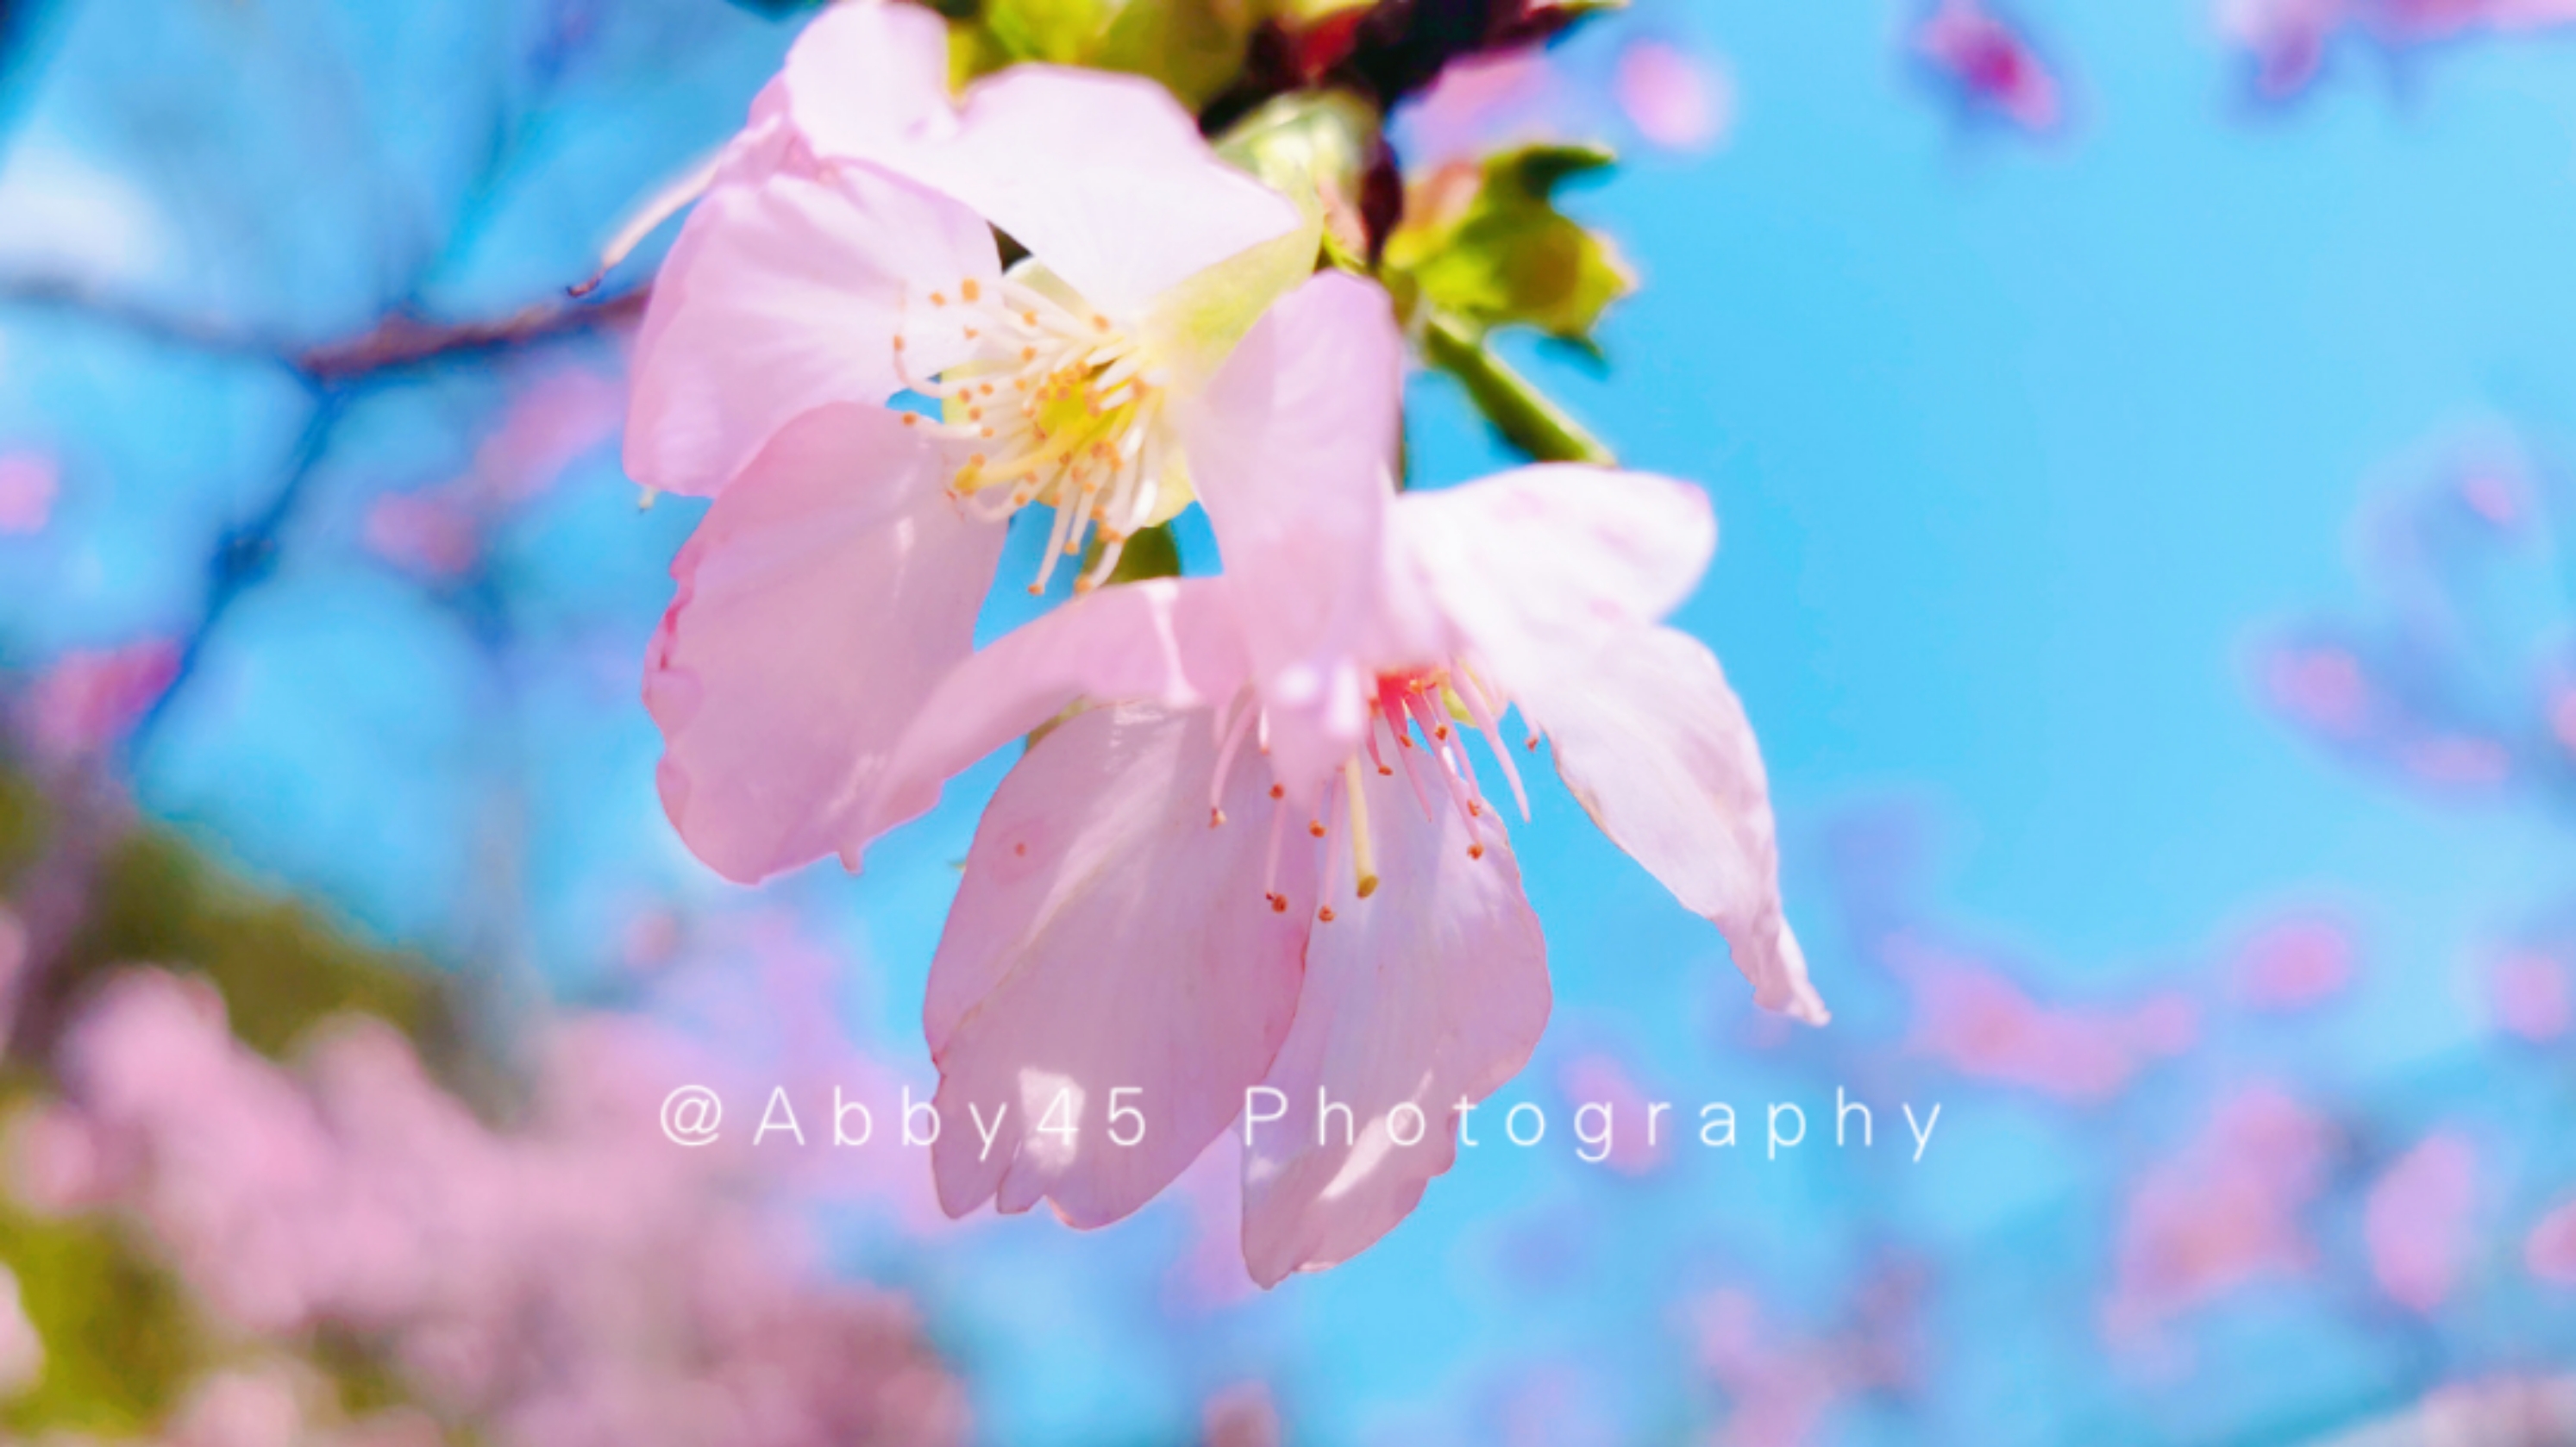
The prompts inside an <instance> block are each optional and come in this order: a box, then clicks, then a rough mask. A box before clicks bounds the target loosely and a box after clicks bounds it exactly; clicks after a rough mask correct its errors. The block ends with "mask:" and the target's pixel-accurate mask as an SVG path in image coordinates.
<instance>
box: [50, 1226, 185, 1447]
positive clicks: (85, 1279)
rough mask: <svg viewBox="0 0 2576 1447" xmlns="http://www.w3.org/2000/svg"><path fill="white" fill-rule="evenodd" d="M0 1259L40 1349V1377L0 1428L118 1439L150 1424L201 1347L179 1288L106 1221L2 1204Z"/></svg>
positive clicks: (157, 1419)
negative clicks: (14, 1280) (48, 1216)
mask: <svg viewBox="0 0 2576 1447" xmlns="http://www.w3.org/2000/svg"><path fill="white" fill-rule="evenodd" d="M0 1261H5V1262H7V1263H8V1266H9V1269H10V1270H11V1271H13V1272H15V1273H16V1274H17V1277H18V1292H19V1300H20V1304H21V1307H22V1309H23V1310H24V1311H25V1312H26V1315H27V1320H28V1322H29V1323H30V1324H32V1325H33V1326H34V1327H35V1329H36V1334H37V1336H38V1337H39V1338H40V1339H41V1340H42V1341H43V1342H44V1347H45V1363H44V1372H43V1375H41V1376H40V1377H38V1378H37V1380H36V1383H35V1385H34V1386H33V1387H32V1388H30V1389H29V1390H28V1391H27V1392H26V1393H25V1394H24V1395H22V1396H20V1397H18V1398H17V1399H16V1400H14V1401H12V1402H10V1403H9V1404H8V1405H7V1406H6V1408H0V1426H5V1427H6V1428H7V1429H8V1430H9V1431H10V1432H11V1433H12V1434H20V1433H34V1432H38V1431H58V1432H89V1433H104V1434H113V1435H119V1436H127V1435H133V1434H137V1433H141V1432H146V1431H149V1430H150V1429H151V1428H153V1427H154V1426H156V1425H157V1424H158V1423H159V1422H160V1420H161V1418H162V1416H163V1415H164V1414H165V1413H167V1412H168V1411H169V1409H170V1408H171V1406H172V1405H174V1401H175V1399H176V1397H177V1395H178V1392H179V1389H180V1387H181V1386H182V1385H183V1384H184V1383H185V1382H186V1380H187V1379H188V1377H189V1376H190V1375H191V1374H192V1371H191V1369H192V1368H193V1367H194V1366H195V1365H196V1364H198V1363H199V1362H200V1361H202V1360H203V1358H204V1357H205V1355H206V1351H207V1346H208V1338H207V1334H206V1332H205V1331H204V1330H203V1328H202V1326H201V1325H200V1323H199V1321H198V1318H197V1316H196V1314H195V1312H194V1311H193V1309H192V1308H191V1307H190V1305H189V1303H188V1302H187V1301H186V1300H185V1298H184V1297H183V1296H182V1295H181V1293H180V1289H179V1287H178V1285H177V1284H176V1283H175V1282H173V1281H172V1280H171V1279H170V1277H169V1276H168V1275H167V1274H165V1273H164V1272H162V1271H161V1270H160V1269H159V1268H157V1267H155V1266H153V1265H151V1264H150V1263H149V1262H147V1261H146V1260H145V1259H144V1258H143V1257H142V1256H141V1255H140V1254H139V1253H138V1252H136V1251H135V1250H134V1249H133V1245H132V1243H131V1242H129V1241H127V1240H126V1239H125V1238H124V1234H123V1233H122V1231H120V1230H119V1229H118V1228H117V1227H115V1226H114V1225H112V1224H110V1223H107V1222H104V1221H98V1220H89V1219H73V1220H62V1221H52V1220H44V1219H40V1218H37V1217H34V1216H30V1215H28V1214H26V1213H25V1212H22V1211H20V1210H18V1209H16V1208H15V1207H14V1206H10V1205H6V1204H0Z"/></svg>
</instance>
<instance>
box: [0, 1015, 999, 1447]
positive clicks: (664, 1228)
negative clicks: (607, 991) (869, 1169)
mask: <svg viewBox="0 0 2576 1447" xmlns="http://www.w3.org/2000/svg"><path fill="white" fill-rule="evenodd" d="M536 1052H537V1054H538V1057H539V1059H538V1061H537V1064H536V1075H535V1085H534V1089H533V1092H532V1095H531V1097H530V1098H529V1100H528V1101H527V1103H526V1106H525V1108H524V1111H523V1112H522V1113H521V1118H519V1119H518V1120H517V1121H516V1122H515V1123H514V1124H513V1126H512V1127H511V1128H509V1129H506V1130H496V1129H494V1128H493V1127H491V1126H489V1125H487V1124H485V1123H484V1122H483V1121H482V1120H481V1119H480V1118H478V1117H477V1115H476V1114H475V1113H474V1112H473V1111H472V1110H470V1109H468V1108H467V1106H466V1105H465V1104H464V1103H463V1102H462V1101H460V1100H459V1099H458V1098H457V1097H456V1096H455V1095H453V1094H451V1093H449V1092H448V1091H447V1090H445V1089H443V1088H442V1087H441V1086H440V1085H438V1084H437V1083H436V1082H435V1081H434V1080H433V1079H432V1078H431V1077H430V1075H429V1074H428V1073H427V1072H426V1071H425V1070H424V1068H423V1065H422V1063H421V1061H420V1059H419V1058H418V1057H417V1056H416V1055H415V1054H414V1053H413V1051H412V1049H411V1047H410V1046H409V1044H408V1043H407V1042H406V1041H405V1040H404V1039H403V1038H402V1037H400V1036H399V1035H397V1034H396V1033H394V1032H393V1031H392V1030H390V1029H389V1028H386V1027H385V1026H383V1025H381V1024H378V1023H375V1022H372V1021H366V1020H358V1019H352V1020H350V1021H348V1022H346V1023H344V1024H341V1025H339V1026H336V1027H333V1028H329V1029H327V1030H326V1031H325V1032H323V1033H322V1034H321V1035H320V1036H319V1037H318V1038H317V1039H315V1040H314V1041H313V1042H312V1043H311V1045H310V1048H309V1049H308V1051H307V1052H306V1053H305V1055H304V1057H303V1058H302V1060H301V1062H300V1064H299V1065H298V1066H296V1067H295V1068H293V1069H288V1068H284V1067H281V1066H279V1065H276V1064H273V1063H271V1062H270V1061H268V1060H265V1059H263V1058H261V1057H260V1056H258V1055H255V1054H253V1053H252V1052H251V1051H249V1050H248V1049H247V1048H245V1047H244V1046H242V1045H241V1044H240V1043H239V1042H238V1041H236V1040H235V1039H234V1038H233V1037H232V1035H231V1034H230V1032H229V1031H228V1029H227V1028H226V1025H225V1020H224V1013H223V1009H222V1005H221V1003H220V1001H219V1000H218V999H217V998H216V997H215V996H214V994H213V992H212V991H211V990H209V989H206V988H204V987H202V986H200V985H197V984H193V983H191V982H189V981H187V980H184V979H181V978H179V977H175V976H172V975H168V974H164V973H161V972H158V971H136V972H131V973H128V974H125V975H123V976H121V977H119V978H118V979H116V980H115V981H114V982H113V983H112V984H111V985H110V986H109V987H108V988H107V989H106V990H105V991H104V993H103V994H102V995H101V997H100V998H99V999H98V1000H97V1001H96V1002H95V1003H94V1004H93V1005H91V1006H90V1007H89V1008H88V1009H87V1010H86V1012H85V1013H84V1014H83V1016H82V1017H81V1018H80V1019H79V1020H78V1021H77V1022H76V1023H75V1024H74V1026H73V1027H72V1029H71V1030H70V1032H69V1033H68V1035H67V1036H66V1037H65V1039H64V1040H63V1042H62V1045H61V1051H60V1056H59V1065H60V1072H61V1078H62V1082H63V1085H62V1088H63V1098H62V1099H61V1100H60V1101H59V1102H57V1103H53V1104H50V1105H47V1106H44V1107H41V1108H40V1109H39V1110H38V1112H37V1113H36V1114H34V1115H33V1116H32V1117H30V1118H27V1119H25V1120H23V1121H22V1122H21V1123H20V1126H19V1128H18V1130H17V1132H16V1136H15V1141H14V1146H15V1161H14V1167H15V1172H14V1174H15V1185H16V1189H17V1191H18V1193H19V1195H20V1196H21V1197H22V1199H23V1200H24V1201H25V1202H26V1203H28V1204H29V1205H31V1206H33V1207H35V1208H37V1209H40V1210H43V1211H47V1212H54V1213H69V1212H108V1213H112V1214H113V1215H114V1216H116V1217H117V1218H119V1219H121V1220H122V1221H124V1222H125V1223H126V1224H127V1225H129V1226H130V1227H131V1228H133V1229H135V1230H137V1231H139V1232H140V1233H142V1236H143V1238H144V1239H147V1240H149V1241H150V1242H151V1243H152V1244H153V1248H154V1250H155V1251H156V1252H157V1253H158V1254H159V1255H161V1256H162V1257H164V1258H165V1259H166V1261H167V1263H168V1265H169V1266H170V1268H171V1269H172V1270H173V1271H174V1272H175V1273H176V1274H177V1276H178V1277H179V1279H180V1280H182V1281H183V1282H184V1283H185V1284H186V1285H187V1287H188V1288H189V1289H190V1292H191V1294H192V1295H193V1297H194V1298H195V1299H196V1300H197V1301H198V1302H199V1303H201V1305H202V1307H203V1309H204V1310H205V1312H206V1313H207V1315H208V1317H209V1318H210V1320H212V1321H213V1322H215V1323H216V1324H218V1326H219V1328H220V1329H221V1330H222V1331H224V1332H225V1333H228V1334H231V1335H234V1336H237V1337H238V1338H240V1339H242V1340H244V1341H245V1342H248V1343H268V1344H271V1346H270V1353H271V1355H274V1356H277V1357H278V1358H279V1364H277V1365H276V1366H274V1367H273V1368H271V1367H262V1368H259V1369H256V1370H252V1371H249V1372H247V1373H233V1374H229V1375H225V1376H222V1377H218V1378H215V1379H212V1380H210V1381H208V1382H206V1383H203V1384H201V1385H200V1387H199V1388H198V1391H197V1396H196V1397H195V1398H194V1399H193V1401H192V1403H191V1404H190V1405H189V1406H188V1407H187V1408H186V1409H184V1411H183V1412H182V1414H181V1417H180V1419H179V1420H178V1422H177V1424H176V1427H175V1429H174V1430H175V1435H174V1437H173V1438H172V1441H173V1442H174V1444H176V1443H185V1444H189V1447H284V1444H287V1443H296V1442H311V1441H333V1442H349V1443H355V1442H360V1441H365V1442H395V1441H400V1442H411V1441H421V1440H437V1439H436V1435H435V1432H434V1431H432V1430H431V1429H432V1428H433V1427H435V1428H452V1427H468V1428H470V1429H471V1430H473V1431H474V1432H476V1433H479V1434H481V1435H482V1440H489V1441H493V1442H496V1443H529V1444H540V1443H541V1444H546V1447H579V1444H585V1443H597V1444H602V1447H607V1444H618V1447H634V1444H655V1443H667V1444H704V1447H761V1444H769V1447H791V1444H800V1443H812V1444H822V1443H838V1442H849V1441H868V1442H888V1443H924V1444H928V1443H942V1442H953V1441H957V1440H960V1439H961V1438H962V1436H963V1433H964V1414H963V1407H962V1397H961V1393H960V1389H959V1386H958V1384H957V1383H956V1382H955V1381H954V1380H953V1379H952V1378H951V1377H950V1376H949V1375H948V1374H947V1373H946V1371H945V1370H944V1369H943V1368H942V1367H941V1365H940V1364H939V1361H938V1359H937V1358H936V1357H935V1356H934V1355H933V1354H932V1352H931V1351H930V1350H929V1348H928V1347H927V1346H926V1344H925V1343H924V1341H923V1338H922V1336H921V1331H920V1327H919V1324H918V1323H917V1322H916V1321H915V1320H914V1318H913V1316H912V1314H911V1312H910V1310H909V1308H908V1307H907V1306H906V1305H905V1304H904V1303H902V1302H901V1301H900V1300H899V1299H896V1298H893V1297H890V1296H887V1295H885V1294H883V1293H880V1292H878V1291H875V1290H872V1289H869V1288H866V1287H862V1286H858V1285H853V1284H833V1283H830V1282H829V1281H827V1280H826V1279H824V1278H823V1277H822V1276H821V1275H820V1273H819V1272H818V1270H817V1265H816V1263H815V1262H814V1261H813V1260H812V1259H811V1258H810V1255H809V1254H808V1251H807V1248H806V1247H805V1246H804V1245H803V1244H801V1243H803V1242H804V1240H805V1237H804V1234H803V1232H802V1231H801V1230H800V1228H799V1225H798V1222H797V1221H796V1219H795V1218H794V1217H793V1216H792V1215H789V1214H786V1213H785V1212H784V1211H783V1210H782V1209H781V1208H780V1206H779V1205H778V1203H777V1199H776V1194H775V1192H774V1191H771V1190H769V1189H767V1183H765V1182H763V1181H762V1180H761V1179H760V1177H759V1176H758V1175H757V1174H756V1173H754V1172H753V1171H752V1170H751V1169H750V1162H749V1160H748V1159H746V1158H745V1157H744V1156H743V1155H742V1154H741V1153H739V1152H728V1151H727V1150H725V1149H723V1148H721V1147H718V1148H711V1149H707V1150H703V1151H693V1150H686V1149H681V1148H678V1147H675V1146H673V1145H672V1144H670V1143H669V1142H668V1141H666V1140H664V1139H663V1138H662V1137H661V1136H660V1135H659V1133H658V1132H656V1131H655V1129H654V1126H653V1122H654V1121H655V1119H656V1114H655V1112H656V1103H657V1102H658V1101H659V1099H660V1098H661V1096H662V1093H663V1091H664V1090H665V1089H666V1088H667V1084H668V1082H669V1081H670V1080H672V1079H674V1078H685V1076H684V1075H683V1071H684V1070H685V1068H686V1067H687V1066H688V1064H689V1063H690V1062H688V1061H687V1059H686V1058H685V1056H684V1055H682V1054H681V1053H680V1052H679V1050H678V1048H677V1047H676V1046H675V1045H674V1044H673V1043H672V1042H671V1041H669V1040H668V1039H665V1038H663V1037H660V1036H658V1035H656V1034H655V1033H654V1032H653V1031H652V1030H650V1029H649V1028H647V1027H645V1026H643V1025H641V1024H639V1023H637V1022H635V1021H633V1020H624V1019H613V1018H598V1019H588V1020H576V1021H573V1022H570V1023H568V1024H566V1025H565V1026H563V1027H562V1028H560V1029H557V1030H555V1031H552V1032H550V1033H548V1034H547V1035H545V1036H544V1037H542V1039H541V1040H540V1042H539V1044H538V1045H537V1047H536ZM324 1328H328V1329H331V1330H334V1331H337V1332H340V1333H343V1334H347V1335H349V1336H351V1337H353V1338H354V1339H356V1340H357V1341H359V1342H361V1343H362V1344H363V1345H364V1346H365V1347H366V1349H368V1350H370V1351H371V1352H375V1353H378V1354H380V1355H381V1358H382V1360H383V1361H384V1362H385V1363H386V1364H387V1365H388V1366H389V1367H390V1368H391V1370H392V1371H393V1372H394V1374H395V1376H396V1378H397V1379H398V1380H399V1381H400V1383H401V1384H402V1386H403V1387H404V1388H405V1390H406V1392H407V1393H408V1395H409V1397H410V1399H411V1400H412V1401H413V1402H414V1403H415V1404H416V1409H415V1410H411V1411H407V1412H406V1413H404V1414H402V1415H400V1416H398V1417H395V1418H389V1419H387V1420H384V1421H371V1422H369V1423H365V1424H361V1426H362V1427H363V1428H364V1430H363V1431H353V1433H352V1434H351V1435H325V1434H323V1433H322V1432H321V1429H320V1428H319V1427H317V1426H316V1425H315V1424H314V1422H313V1421H309V1420H308V1417H309V1416H310V1414H311V1413H312V1411H314V1410H315V1403H316V1402H323V1403H325V1404H327V1396H318V1395H317V1394H316V1392H314V1391H313V1390H311V1389H310V1387H311V1383H310V1381H309V1375H310V1374H309V1371H307V1370H306V1369H304V1368H301V1367H298V1366H296V1365H295V1364H294V1363H293V1361H292V1360H291V1359H289V1358H288V1356H287V1353H288V1350H289V1348H290V1347H291V1345H292V1344H293V1343H295V1342H298V1341H301V1340H303V1339H304V1338H305V1337H306V1336H307V1335H308V1334H310V1333H312V1332H314V1331H316V1330H318V1329H324Z"/></svg>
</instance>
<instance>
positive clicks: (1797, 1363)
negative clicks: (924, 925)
mask: <svg viewBox="0 0 2576 1447" xmlns="http://www.w3.org/2000/svg"><path fill="white" fill-rule="evenodd" d="M1688 1310H1689V1318H1690V1328H1691V1335H1692V1339H1693V1342H1694V1345H1695V1348H1696V1351H1697V1354H1698V1358H1699V1364H1700V1366H1701V1368H1702V1369H1703V1370H1705V1371H1706V1372H1707V1373H1708V1374H1709V1376H1710V1377H1711V1378H1712V1379H1713V1380H1714V1381H1715V1382H1716V1383H1717V1386H1718V1389H1719V1390H1721V1391H1723V1392H1725V1393H1726V1396H1727V1402H1728V1411H1727V1418H1726V1430H1725V1433H1724V1435H1723V1436H1722V1437H1720V1438H1719V1439H1718V1440H1719V1441H1721V1442H1724V1443H1726V1444H1728V1447H1798V1444H1800V1443H1804V1442H1808V1441H1811V1440H1813V1438H1814V1434H1815V1432H1816V1429H1817V1428H1818V1427H1819V1426H1820V1425H1821V1424H1822V1423H1823V1421H1824V1419H1825V1415H1826V1414H1827V1413H1828V1412H1830V1411H1832V1410H1833V1408H1834V1406H1835V1405H1836V1404H1837V1403H1838V1402H1840V1401H1841V1400H1842V1398H1843V1396H1844V1395H1845V1393H1846V1392H1847V1391H1848V1390H1849V1387H1850V1384H1849V1383H1848V1382H1847V1381H1846V1380H1845V1378H1844V1374H1843V1372H1842V1369H1841V1366H1840V1364H1839V1363H1838V1362H1837V1361H1836V1360H1835V1357H1834V1354H1833V1353H1832V1352H1831V1351H1830V1350H1825V1349H1819V1347H1818V1346H1817V1345H1816V1344H1815V1343H1812V1342H1809V1341H1804V1340H1801V1339H1800V1338H1798V1337H1797V1336H1796V1335H1794V1334H1792V1333H1790V1332H1788V1331H1785V1330H1783V1329H1782V1328H1781V1326H1780V1324H1779V1323H1777V1322H1773V1321H1767V1320H1765V1319H1764V1314H1763V1311H1762V1304H1761V1303H1760V1302H1758V1301H1756V1300H1755V1299H1754V1298H1753V1296H1752V1295H1751V1294H1750V1293H1748V1292H1744V1291H1735V1290H1726V1291H1715V1292H1711V1293H1709V1294H1708V1295H1706V1296H1703V1297H1701V1298H1699V1299H1698V1300H1697V1301H1695V1302H1693V1303H1691V1305H1690V1307H1689V1309H1688Z"/></svg>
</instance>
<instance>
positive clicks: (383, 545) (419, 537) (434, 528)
mask: <svg viewBox="0 0 2576 1447" xmlns="http://www.w3.org/2000/svg"><path fill="white" fill-rule="evenodd" d="M364 538H365V541H366V544H367V548H368V550H369V551H371V552H373V553H374V554H375V555H376V556H377V557H380V558H383V559H384V560H385V561H386V562H389V563H392V564H394V565H395V566H397V567H401V568H405V569H408V570H410V571H411V572H415V573H419V574H423V575H425V576H427V577H432V578H452V577H455V576H457V575H458V574H460V573H463V572H465V571H467V570H468V569H470V568H472V567H473V566H474V564H475V561H476V560H477V559H479V558H480V557H481V556H482V553H483V539H482V520H481V518H480V517H479V516H478V515H477V514H476V513H475V511H474V509H473V508H471V507H469V506H467V505H465V504H464V503H461V502H459V501H457V500H456V499H455V498H453V497H450V496H449V495H447V494H445V493H443V492H436V491H430V492H389V493H386V494H385V495H383V496H382V497H379V498H377V499H376V500H375V502H374V503H372V504H370V505H369V506H368V508H367V520H366V523H365V526H364Z"/></svg>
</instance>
